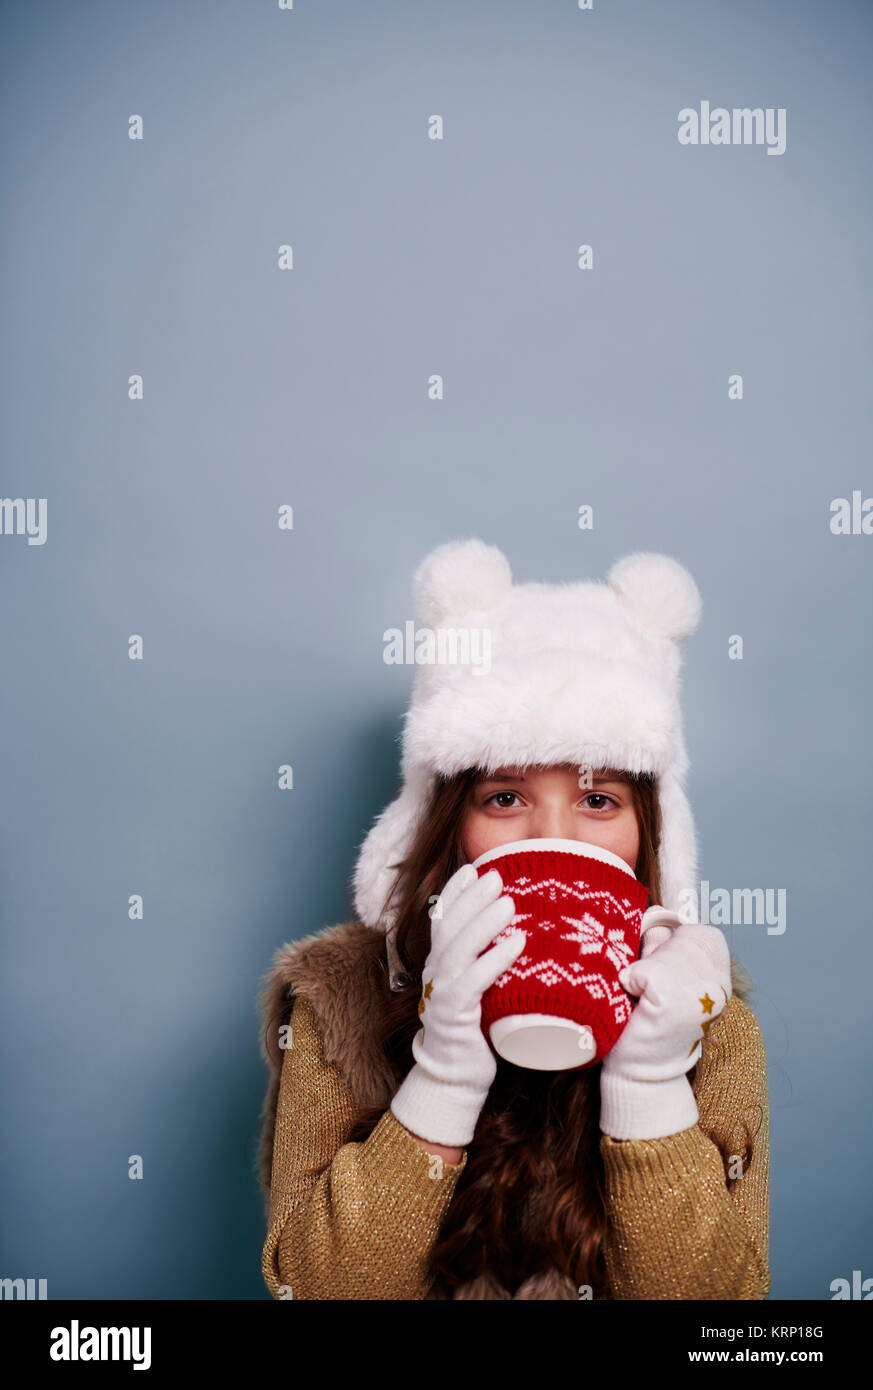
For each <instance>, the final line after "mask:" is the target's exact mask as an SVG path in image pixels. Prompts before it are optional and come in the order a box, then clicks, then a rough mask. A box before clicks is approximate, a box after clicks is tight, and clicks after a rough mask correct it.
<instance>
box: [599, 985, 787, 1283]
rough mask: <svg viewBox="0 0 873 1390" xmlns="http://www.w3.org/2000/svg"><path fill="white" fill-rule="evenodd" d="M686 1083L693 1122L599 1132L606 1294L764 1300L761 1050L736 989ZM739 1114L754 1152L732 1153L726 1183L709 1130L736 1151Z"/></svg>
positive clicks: (765, 1166) (766, 1157)
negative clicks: (642, 1131)
mask: <svg viewBox="0 0 873 1390" xmlns="http://www.w3.org/2000/svg"><path fill="white" fill-rule="evenodd" d="M704 1060H705V1065H704ZM693 1086H694V1093H695V1097H696V1100H697V1108H698V1112H699V1118H698V1121H697V1124H696V1125H694V1126H693V1127H692V1128H691V1129H686V1130H683V1131H682V1132H681V1133H679V1134H671V1135H669V1136H667V1137H666V1138H663V1139H634V1140H630V1141H627V1142H621V1141H619V1140H616V1139H612V1138H611V1137H610V1136H608V1135H606V1134H602V1135H601V1136H600V1147H601V1153H602V1154H603V1160H604V1167H605V1183H606V1191H605V1196H606V1204H607V1211H608V1217H609V1236H608V1241H607V1247H606V1252H605V1255H606V1264H607V1271H608V1275H609V1281H610V1288H611V1295H610V1296H611V1297H612V1298H616V1299H642V1298H645V1299H765V1298H766V1297H767V1296H768V1294H769V1292H770V1270H769V1264H768V1259H769V1236H768V1226H769V1167H770V1132H769V1103H768V1094H767V1061H766V1050H765V1047H764V1038H763V1034H762V1032H761V1028H760V1025H759V1023H758V1020H757V1019H756V1017H755V1015H754V1014H753V1013H752V1011H751V1009H750V1008H749V1007H748V1005H747V1004H745V1003H744V1002H743V1001H742V1000H741V999H740V998H739V997H738V996H737V995H733V996H732V997H731V999H730V1001H729V1003H728V1004H727V1005H726V1007H725V1009H724V1011H723V1012H722V1014H721V1016H720V1018H719V1019H718V1024H717V1025H713V1027H712V1028H711V1029H710V1032H709V1035H708V1037H707V1040H706V1043H705V1044H704V1050H703V1053H702V1056H701V1059H700V1062H699V1063H698V1067H697V1076H696V1077H695V1080H694V1083H693ZM743 1123H745V1124H747V1125H748V1128H749V1132H750V1133H751V1134H752V1135H753V1136H754V1137H753V1139H752V1158H751V1162H749V1161H748V1159H747V1158H741V1159H740V1160H738V1161H736V1162H734V1164H733V1171H735V1172H737V1173H739V1172H740V1171H741V1169H743V1170H744V1171H743V1175H742V1176H741V1177H739V1176H738V1177H737V1178H736V1180H735V1181H733V1182H731V1183H729V1182H728V1177H727V1175H726V1173H725V1167H724V1164H723V1162H722V1156H721V1152H720V1150H719V1148H718V1147H717V1145H716V1144H715V1142H714V1140H713V1139H711V1138H710V1137H709V1131H710V1130H711V1129H712V1128H713V1127H714V1126H718V1127H719V1128H723V1129H726V1130H727V1132H728V1133H729V1134H730V1136H731V1143H730V1145H729V1152H730V1153H731V1154H733V1153H734V1152H736V1153H737V1154H740V1155H742V1154H743V1144H742V1140H741V1134H742V1129H741V1127H742V1125H743ZM734 1135H735V1136H736V1143H735V1144H734V1138H733V1136H734ZM729 1171H730V1170H729Z"/></svg>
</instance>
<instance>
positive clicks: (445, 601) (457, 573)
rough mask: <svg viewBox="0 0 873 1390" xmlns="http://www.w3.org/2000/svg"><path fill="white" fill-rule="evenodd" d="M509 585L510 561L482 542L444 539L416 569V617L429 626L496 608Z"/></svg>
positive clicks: (414, 591) (510, 582)
mask: <svg viewBox="0 0 873 1390" xmlns="http://www.w3.org/2000/svg"><path fill="white" fill-rule="evenodd" d="M511 588H512V570H511V569H510V566H509V561H508V560H507V558H506V556H505V555H504V554H503V551H502V550H500V549H499V548H498V547H497V546H496V545H486V544H485V542H484V541H481V540H478V539H475V538H471V539H470V540H461V541H447V542H446V543H445V545H438V546H437V547H436V549H435V550H432V551H431V552H430V554H429V555H426V556H425V558H424V559H423V560H422V562H421V564H420V565H419V567H418V569H417V570H416V572H415V575H414V577H413V581H412V595H413V601H414V604H415V614H416V617H417V618H418V619H419V620H420V621H421V622H422V623H424V624H426V625H427V626H428V627H436V626H438V625H439V624H440V623H441V622H443V620H444V619H445V618H448V617H458V616H460V615H461V614H463V613H471V612H473V611H475V610H478V609H485V610H487V609H490V608H495V607H496V606H497V604H498V603H499V602H500V600H501V599H502V598H503V596H504V594H507V593H508V592H509V590H510V589H511Z"/></svg>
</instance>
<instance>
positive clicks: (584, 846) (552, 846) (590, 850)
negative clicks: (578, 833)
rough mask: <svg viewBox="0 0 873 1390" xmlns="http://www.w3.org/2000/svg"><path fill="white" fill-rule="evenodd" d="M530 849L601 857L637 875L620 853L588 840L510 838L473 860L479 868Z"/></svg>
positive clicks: (634, 877) (586, 857) (591, 857)
mask: <svg viewBox="0 0 873 1390" xmlns="http://www.w3.org/2000/svg"><path fill="white" fill-rule="evenodd" d="M530 850H564V851H566V852H568V853H570V854H578V855H579V856H580V858H585V859H599V860H600V861H601V862H602V863H604V864H611V865H612V867H613V868H614V869H621V870H623V872H624V873H626V874H630V876H631V878H632V879H636V877H637V876H636V874H635V873H634V871H633V869H632V868H631V866H630V864H628V863H627V861H626V860H624V859H622V858H621V856H620V855H618V854H613V852H612V850H611V849H604V848H603V847H602V845H592V844H591V843H590V842H589V841H588V840H556V839H547V838H540V839H532V840H510V841H509V842H508V843H507V844H505V845H495V847H494V849H486V850H485V852H484V853H483V854H480V855H479V858H478V859H474V860H473V868H474V869H478V868H480V867H481V865H483V864H487V863H489V862H490V860H492V859H500V858H502V857H503V856H504V855H507V854H524V853H526V852H528V851H530Z"/></svg>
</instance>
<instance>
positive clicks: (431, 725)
mask: <svg viewBox="0 0 873 1390" xmlns="http://www.w3.org/2000/svg"><path fill="white" fill-rule="evenodd" d="M413 597H414V611H415V617H416V619H417V622H418V624H421V625H423V626H424V627H425V628H427V629H430V630H431V631H432V632H433V633H434V635H435V637H436V639H439V637H440V633H442V634H444V635H445V638H446V641H445V645H444V646H443V648H442V650H443V653H444V654H445V653H446V652H448V651H449V649H450V648H451V649H452V650H453V653H454V659H443V660H430V661H427V660H425V661H424V662H423V663H422V664H416V668H415V678H414V681H413V690H412V700H411V704H410V707H409V710H408V711H407V714H406V718H405V722H404V730H403V757H402V763H401V776H402V787H401V790H400V793H399V795H398V796H397V798H396V800H394V801H393V802H392V803H391V804H390V805H389V806H388V807H386V809H385V810H384V811H383V812H382V813H381V814H380V815H379V816H378V817H377V819H376V821H375V823H374V824H373V826H372V828H371V829H370V831H369V833H368V834H367V836H366V838H365V840H364V841H363V844H362V845H361V846H360V850H359V854H358V859H357V864H356V866H355V870H354V876H353V895H354V904H355V911H356V912H357V914H358V917H359V919H360V920H361V921H362V922H363V923H365V924H366V925H367V926H370V927H377V928H379V929H381V930H383V931H386V932H387V933H388V938H389V945H393V940H392V938H393V931H392V930H391V929H392V928H393V926H394V917H393V913H392V911H391V910H390V909H386V908H385V899H386V897H387V895H388V892H389V891H390V889H391V887H392V885H393V882H394V878H395V874H396V869H394V868H393V867H392V866H394V865H396V863H397V861H398V860H400V859H401V858H402V857H403V856H404V855H405V854H406V852H407V851H408V849H409V848H410V846H411V843H412V839H413V836H414V834H415V831H416V829H417V827H418V825H419V822H420V820H421V817H422V815H423V813H424V810H425V808H426V805H427V802H428V798H429V795H430V791H431V788H432V786H433V782H434V778H435V776H436V775H437V774H439V773H443V774H445V775H448V776H451V775H453V774H455V773H458V772H461V771H463V770H464V769H465V768H468V767H474V766H475V767H480V768H482V769H483V770H486V771H489V772H495V771H496V770H497V769H498V768H499V767H501V766H505V765H515V764H518V765H520V766H525V765H528V764H533V763H538V764H546V765H547V764H552V763H565V762H567V763H575V764H576V765H578V766H579V767H580V768H582V767H591V768H595V769H596V768H599V767H613V768H616V769H622V770H624V771H626V772H652V773H654V774H655V775H656V777H657V788H658V799H659V803H660V808H661V843H660V850H659V856H658V858H659V867H660V871H661V896H662V905H663V906H664V907H667V908H671V909H672V910H673V911H677V912H678V911H679V910H680V907H682V908H684V912H683V915H684V917H685V919H686V920H688V919H689V908H688V904H689V902H691V901H694V900H696V887H697V845H696V836H695V830H694V821H693V817H692V814H691V808H690V806H689V804H688V800H687V797H686V795H685V790H684V785H685V776H686V773H687V770H688V757H687V753H686V750H685V743H684V739H683V734H682V716H681V709H680V704H679V685H680V667H681V650H680V646H681V642H682V640H683V639H684V638H685V637H687V636H689V634H690V633H692V632H693V631H694V629H695V628H696V627H697V624H698V622H699V620H700V612H701V601H700V594H699V592H698V589H697V586H696V584H695V582H694V580H693V579H692V577H691V575H690V574H689V573H688V571H687V570H686V569H685V568H684V567H683V566H682V565H680V564H679V563H678V561H676V560H674V559H672V558H671V557H670V556H669V555H658V554H652V553H651V552H648V551H638V552H636V553H634V554H631V555H626V556H625V557H624V559H622V560H618V561H617V562H616V563H615V564H614V565H613V566H612V568H611V569H610V571H609V574H608V576H607V579H606V582H605V583H603V582H600V581H595V580H591V581H580V582H574V583H558V584H540V583H535V584H513V582H512V573H511V571H510V568H509V563H508V561H507V560H506V557H505V556H504V555H503V553H502V552H501V551H500V550H499V549H498V548H497V547H496V546H494V545H486V544H485V542H484V541H481V540H478V539H470V540H459V541H450V542H448V543H447V544H445V545H440V546H437V548H436V549H435V550H433V551H431V553H430V554H429V555H427V556H426V557H425V559H424V560H423V561H422V563H421V564H420V565H419V567H418V569H417V571H416V573H415V577H414V580H413ZM452 632H454V633H455V634H456V636H455V637H454V638H453V637H451V633H452ZM464 634H466V638H465V637H464ZM422 635H424V637H425V638H427V634H426V633H425V634H422V633H421V631H420V629H419V630H418V631H417V639H419V640H420V639H421V637H422ZM465 640H466V641H467V643H468V645H467V647H466V649H465V648H464V641H465ZM489 644H490V650H488V659H487V661H486V660H482V659H481V651H482V647H483V645H484V647H485V649H486V650H487V649H488V645H489ZM417 645H418V643H417ZM477 645H478V646H479V650H480V658H479V660H478V664H477V662H476V660H474V659H473V656H472V653H473V651H474V648H476V647H477ZM465 650H466V655H467V657H468V659H467V660H463V659H458V656H459V655H461V656H463V655H464V651H465ZM421 655H422V654H421V652H420V651H419V653H418V654H417V662H418V661H420V660H421ZM685 889H689V890H692V892H693V894H694V897H693V898H688V897H686V898H685V901H684V904H683V903H682V902H680V894H681V893H682V892H683V890H685ZM393 954H394V953H393V951H392V955H393Z"/></svg>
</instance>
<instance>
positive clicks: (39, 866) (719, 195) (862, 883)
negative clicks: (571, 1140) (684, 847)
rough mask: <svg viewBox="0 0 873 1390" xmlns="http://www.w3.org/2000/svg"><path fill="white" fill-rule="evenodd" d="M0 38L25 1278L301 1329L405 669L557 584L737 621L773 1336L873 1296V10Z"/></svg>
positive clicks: (483, 6)
mask: <svg viewBox="0 0 873 1390" xmlns="http://www.w3.org/2000/svg"><path fill="white" fill-rule="evenodd" d="M3 37H4V42H3V44H2V49H0V63H2V106H0V138H2V163H3V183H4V188H5V193H6V199H5V202H6V212H5V218H4V222H3V231H2V258H0V270H2V276H3V295H4V302H5V315H4V328H3V357H2V376H0V382H2V412H0V420H2V434H3V438H2V443H3V472H2V478H0V493H2V495H3V496H10V497H17V496H23V497H46V498H47V499H48V540H47V543H46V544H45V545H44V546H28V545H27V543H26V541H25V539H24V537H21V536H2V537H0V593H2V652H3V672H2V676H3V678H2V719H3V733H4V738H3V745H4V754H3V779H2V823H0V904H2V921H3V936H4V967H3V972H2V974H3V981H2V993H3V998H2V1006H3V1017H4V1020H5V1023H4V1030H3V1031H4V1038H5V1046H4V1048H3V1113H4V1117H5V1118H4V1125H3V1131H4V1132H3V1137H2V1151H0V1164H2V1173H3V1185H2V1186H3V1227H2V1258H0V1265H2V1268H0V1274H2V1275H4V1276H9V1277H15V1276H22V1277H26V1276H28V1275H30V1276H33V1277H43V1278H47V1279H48V1293H49V1297H50V1298H65V1297H83V1298H100V1297H120V1298H175V1299H188V1298H210V1299H211V1298H216V1299H226V1298H267V1297H268V1295H267V1292H266V1289H265V1288H264V1286H263V1283H262V1281H261V1274H260V1252H261V1244H262V1240H263V1218H262V1207H261V1199H260V1194H259V1191H258V1189H257V1188H256V1186H255V1183H254V1181H253V1178H252V1175H251V1173H250V1165H251V1164H252V1162H253V1158H254V1149H255V1139H256V1129H257V1121H258V1112H259V1109H260V1105H261V1100H262V1096H263V1090H264V1085H265V1080H266V1073H265V1070H264V1067H263V1064H262V1062H261V1060H260V1057H259V1053H258V1037H257V1020H256V1016H255V1003H254V1001H255V997H256V993H257V990H258V987H259V983H260V979H261V976H262V974H263V973H264V972H265V970H266V969H267V968H268V966H269V962H270V959H271V957H272V955H273V952H274V950H275V949H276V947H277V946H278V945H279V944H280V943H281V942H283V941H285V940H290V939H292V938H294V937H297V936H299V935H302V934H305V933H308V932H311V931H315V930H319V929H320V928H322V927H323V926H326V925H328V924H330V923H333V922H337V921H341V920H343V919H345V918H346V917H348V916H350V915H351V907H350V900H349V896H348V882H349V876H350V874H351V871H352V868H353V865H354V859H355V852H356V848H357V845H358V844H359V843H360V840H361V839H362V837H363V835H364V833H365V831H366V829H367V827H368V825H369V824H370V822H371V820H372V818H373V817H374V816H375V815H376V814H377V813H378V812H379V811H380V810H381V809H382V807H383V806H384V805H385V804H386V803H387V801H388V800H389V798H390V797H391V796H392V795H393V793H394V790H395V786H396V777H397V770H398V751H399V745H398V742H397V740H398V738H399V734H400V727H401V726H400V719H401V715H402V712H403V710H404V708H405V706H406V702H407V699H408V694H409V688H410V683H411V668H408V667H390V666H386V665H384V664H383V661H382V633H383V630H384V629H385V628H386V627H389V626H402V625H403V623H404V622H405V621H406V620H407V619H408V618H410V617H412V616H413V614H412V610H411V607H410V601H409V581H410V576H411V573H412V571H413V569H414V567H415V565H416V564H417V563H418V561H419V560H420V559H421V558H422V556H423V555H424V554H425V553H426V552H427V550H429V549H430V548H431V547H432V546H433V545H436V544H438V543H440V542H441V541H444V540H448V539H452V538H455V537H458V536H463V535H479V536H482V537H483V538H484V539H486V540H488V541H490V542H494V543H496V544H498V545H500V546H501V548H502V549H503V550H504V551H505V553H506V555H507V557H508V558H509V560H510V562H511V564H512V566H513V570H514V573H515V575H516V578H517V579H519V580H531V579H544V580H550V581H557V580H572V579H577V578H602V577H603V576H604V575H605V573H606V570H607V569H608V567H609V565H610V564H611V563H612V562H613V561H614V560H615V559H617V558H618V557H619V556H621V555H623V554H626V553H628V552H629V551H631V550H635V549H641V548H642V549H654V550H662V551H666V552H667V553H670V554H673V555H675V556H676V557H677V558H678V559H680V560H681V561H682V562H683V563H685V564H686V565H687V566H688V567H689V568H690V570H691V572H692V573H693V574H694V576H695V578H696V580H697V582H698V584H699V586H700V589H701V592H702V595H703V600H704V620H703V624H702V627H701V628H700V630H699V631H698V633H697V634H696V635H695V636H694V637H693V638H692V639H691V642H690V645H689V647H688V649H687V657H686V685H685V709H686V718H687V726H686V727H687V739H688V746H689V751H690V755H691V760H692V775H691V779H690V793H691V797H692V801H693V805H694V808H695V813H696V817H697V823H698V828H699V832H700V839H701V848H702V856H701V872H702V876H703V877H706V878H708V879H709V880H710V882H711V883H712V884H713V885H714V886H728V887H734V886H738V887H772V888H777V889H778V888H785V889H787V892H788V927H787V930H786V932H785V934H784V935H782V936H775V935H768V934H767V933H766V929H765V928H764V927H760V926H759V927H756V926H754V925H748V924H740V925H737V926H735V927H731V928H728V929H727V930H726V934H727V935H728V937H729V940H730V943H731V946H732V947H733V949H734V950H735V951H736V952H737V954H738V955H739V957H740V959H741V960H742V961H743V963H744V964H745V965H746V967H747V968H748V969H749V970H750V972H751V973H752V975H753V976H754V977H755V979H756V980H757V982H758V986H759V990H758V995H757V997H756V1000H755V1001H754V1007H755V1009H756V1012H757V1014H758V1016H759V1018H760V1020H761V1023H762V1026H763V1029H764V1033H765V1038H766V1042H767V1047H768V1063H769V1075H770V1088H771V1127H772V1168H771V1212H772V1228H771V1261H772V1270H773V1288H772V1294H771V1297H772V1298H774V1299H776V1298H786V1299H827V1298H829V1297H830V1292H829V1285H830V1281H831V1280H832V1279H834V1278H836V1277H838V1276H841V1275H844V1276H846V1277H848V1278H851V1273H852V1270H853V1269H857V1268H860V1269H861V1270H862V1271H863V1275H864V1277H867V1276H870V1275H873V1257H871V1254H873V1252H871V1239H870V1236H871V1221H870V1196H869V1192H870V1187H869V1174H868V1166H869V1165H868V1152H869V1146H870V1139H871V1134H870V1114H871V1110H870V1085H869V1079H868V1078H869V1075H870V1068H869V1056H870V1046H871V1036H870V1031H871V1030H870V1004H869V976H870V967H871V963H873V951H871V936H870V927H871V923H870V916H869V911H868V900H869V893H870V886H869V831H870V822H871V795H870V774H871V767H870V759H869V756H868V749H869V728H870V718H869V705H870V675H871V659H870V636H869V634H870V624H871V584H870V572H871V563H873V537H865V536H844V537H840V536H834V535H833V534H831V532H830V529H829V516H830V513H829V506H830V502H831V500H832V499H833V498H836V497H840V496H846V497H849V496H851V492H852V489H853V488H860V489H862V490H863V491H864V495H865V496H867V495H871V494H873V477H871V472H870V443H871V418H870V416H871V391H870V376H871V369H873V351H871V334H870V308H871V294H870V291H871V272H870V245H871V232H873V227H871V190H870V181H869V168H868V159H869V138H868V135H869V130H870V122H871V95H870V87H869V72H870V60H871V41H873V10H871V7H870V6H869V5H867V4H860V3H845V0H844V3H834V4H831V5H827V6H825V5H821V4H817V3H816V4H813V3H809V0H806V3H803V2H801V3H788V0H782V2H781V3H774V2H772V0H771V2H770V3H766V4H762V3H760V0H757V2H755V3H753V2H752V0H745V2H744V3H734V4H731V5H723V4H715V3H701V0H685V2H684V3H680V2H679V0H676V2H675V3H663V4H653V3H652V0H632V2H630V3H623V4H618V3H607V0H596V6H595V9H594V10H593V11H592V12H590V13H589V12H580V11H578V10H577V9H576V8H575V6H574V4H573V3H571V2H570V0H566V3H557V0H539V2H538V3H537V4H523V3H520V0H513V3H509V2H508V0H504V2H502V3H496V0H495V3H486V2H484V0H480V3H475V4H472V5H470V4H466V3H460V0H447V2H446V3H441V4H439V5H425V4H412V5H409V4H400V3H393V4H392V3H387V2H385V0H383V2H382V3H374V4H368V5H361V4H359V3H354V0H337V3H329V4H328V3H321V4H315V3H310V4H306V3H302V0H301V2H300V3H298V4H296V5H295V7H294V9H293V11H290V12H283V11H280V10H279V9H278V8H277V6H276V5H275V4H271V3H269V2H268V0H265V2H264V3H251V0H249V2H248V3H244V0H238V3H228V2H227V0H224V2H219V0H209V3H206V0H200V2H199V3H192V2H191V0H185V2H184V3H180V2H179V0H174V2H173V3H169V2H166V3H151V4H148V5H142V4H139V3H136V4H134V3H131V0H123V2H122V3H119V0H111V3H110V0H105V2H104V3H81V4H78V5H69V4H64V3H60V2H59V0H51V2H50V3H42V4H40V5H37V6H34V5H32V4H25V3H20V4H7V5H5V6H4V9H3ZM702 99H707V100H710V101H711V102H712V103H713V104H714V105H715V104H724V105H726V106H728V107H732V106H745V105H748V106H758V105H760V106H765V107H766V106H772V107H779V106H784V107H786V108H787V111H788V127H787V130H788V144H787V150H786V153H785V154H784V155H782V156H781V157H773V156H768V155H766V152H765V149H764V148H762V147H755V146H751V147H709V148H702V147H698V148H685V147H682V146H680V145H679V143H678V141H677V138H676V130H677V113H678V111H679V110H680V108H682V107H685V106H688V105H692V106H697V105H698V103H699V102H700V101H701V100H702ZM133 113H136V114H139V115H141V116H142V117H143V119H144V122H145V139H144V140H143V141H142V142H132V141H130V140H129V139H128V137H127V128H128V117H129V116H130V115H131V114H133ZM434 113H439V114H441V115H442V116H443V118H444V121H445V139H444V140H443V141H441V142H435V141H431V140H429V139H428V138H427V119H428V117H429V116H430V115H432V114H434ZM283 243H290V244H291V245H292V246H293V248H294V269H293V271H287V272H281V271H279V270H278V268H277V250H278V247H279V246H280V245H281V244H283ZM581 243H591V244H592V245H593V246H594V255H595V269H594V270H593V271H592V272H588V273H582V272H580V271H579V270H578V269H577V268H576V248H577V247H578V246H579V245H580V244H581ZM436 372H438V373H442V374H443V375H444V377H445V383H446V398H445V400H444V401H442V402H433V401H430V400H428V398H427V391H426V383H427V379H428V377H429V376H430V374H432V373H436ZM734 372H740V373H742V375H743V377H744V382H745V398H744V400H743V401H742V402H732V401H729V400H728V396H727V382H728V376H729V375H730V374H731V373H734ZM132 373H142V374H143V376H144V381H145V399H144V401H142V402H136V403H132V402H130V401H129V400H128V399H127V379H128V376H129V375H130V374H132ZM586 502H587V503H591V504H592V505H593V507H594V509H595V529H594V530H593V531H591V532H588V531H581V530H579V529H578V526H577V520H576V517H577V509H578V507H579V506H580V504H582V503H586ZM282 503H287V504H290V505H292V506H293V508H294V528H293V531H290V532H286V531H280V530H279V529H278V527H277V525H276V514H277V508H278V507H279V506H280V505H281V504H282ZM132 633H138V634H141V635H142V637H143V639H144V652H145V659H144V661H142V662H131V661H129V660H128V657H127V642H128V637H129V635H130V634H132ZM734 633H738V634H741V635H742V637H743V638H744V642H745V657H744V660H743V661H741V662H737V661H729V660H728V658H727V651H728V639H729V637H730V636H731V635H732V634H734ZM284 763H290V764H292V765H293V768H294V789H293V791H288V792H282V791H280V790H279V789H278V787H277V769H278V768H279V766H280V765H281V764H284ZM132 893H142V894H143V895H144V899H145V918H144V920H143V921H142V922H141V923H132V922H130V921H129V920H128V916H127V901H128V897H129V895H130V894H132ZM132 1153H138V1154H142V1155H143V1159H144V1165H145V1178H144V1180H143V1181H142V1182H132V1181H130V1180H129V1179H128V1176H127V1159H128V1155H130V1154H132Z"/></svg>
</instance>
